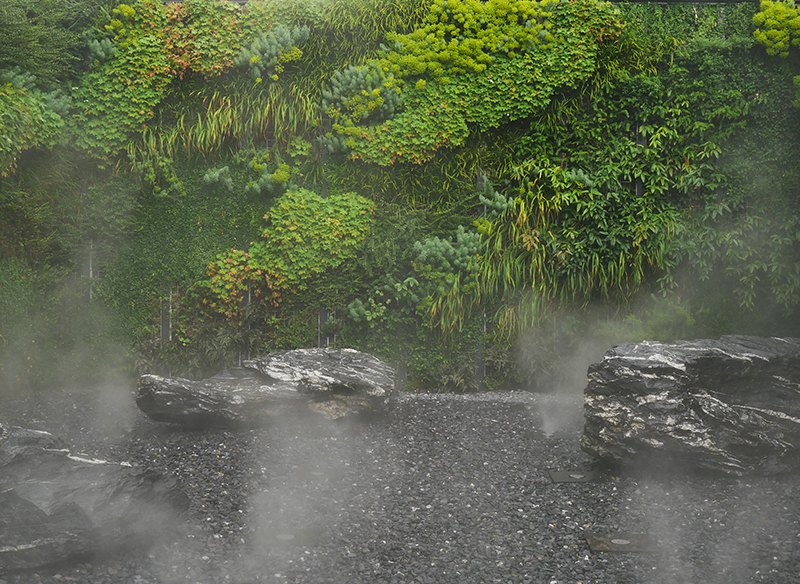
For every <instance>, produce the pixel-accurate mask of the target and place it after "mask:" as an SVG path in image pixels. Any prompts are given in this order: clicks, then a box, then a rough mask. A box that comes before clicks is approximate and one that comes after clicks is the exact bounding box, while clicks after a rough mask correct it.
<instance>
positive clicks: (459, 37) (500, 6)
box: [385, 0, 546, 79]
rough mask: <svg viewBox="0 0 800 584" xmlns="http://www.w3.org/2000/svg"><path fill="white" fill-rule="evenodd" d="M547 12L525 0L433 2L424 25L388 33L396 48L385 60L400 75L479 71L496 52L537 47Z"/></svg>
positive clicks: (407, 76)
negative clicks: (409, 31)
mask: <svg viewBox="0 0 800 584" xmlns="http://www.w3.org/2000/svg"><path fill="white" fill-rule="evenodd" d="M544 15H545V12H544V11H543V10H542V8H541V7H540V5H539V4H538V3H536V2H528V1H526V0H517V1H509V0H488V1H487V2H479V1H477V0H442V1H441V2H440V1H439V0H435V1H434V3H433V4H432V6H431V8H430V12H429V14H428V19H427V21H428V24H427V25H426V26H424V27H423V28H419V29H417V30H415V31H413V32H412V33H410V34H405V35H403V34H392V33H390V34H388V35H387V37H386V38H387V39H388V40H389V41H391V42H392V43H393V47H392V49H391V50H389V51H387V53H386V55H385V59H386V61H387V62H388V63H389V66H388V68H389V70H391V71H392V72H393V73H394V74H395V76H397V77H399V78H409V77H416V76H418V75H423V74H425V73H427V74H429V75H430V76H432V77H433V78H434V79H440V78H442V77H443V76H445V75H453V74H459V73H480V72H482V71H484V70H485V69H486V66H487V64H488V63H490V62H491V61H492V59H493V56H494V55H497V54H509V52H510V51H511V52H512V53H513V52H514V51H517V52H520V53H524V52H525V51H527V50H529V49H531V48H533V47H534V46H535V45H536V44H537V43H538V42H539V34H540V32H542V31H546V28H545V24H544V20H545V19H544ZM514 54H516V53H514Z"/></svg>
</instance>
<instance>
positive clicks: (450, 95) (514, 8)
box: [323, 0, 620, 165]
mask: <svg viewBox="0 0 800 584" xmlns="http://www.w3.org/2000/svg"><path fill="white" fill-rule="evenodd" d="M430 15H431V16H430V17H429V19H428V24H426V25H425V26H424V27H422V28H419V29H417V30H415V31H413V32H411V33H409V34H406V35H400V34H394V35H388V36H387V38H388V39H389V40H390V41H393V46H392V48H387V49H386V51H385V55H384V57H383V58H382V59H380V60H379V61H377V62H376V63H374V64H373V65H372V66H373V67H375V68H376V69H379V70H380V71H382V72H390V73H391V74H393V76H394V83H395V85H396V86H398V87H402V88H403V93H402V100H403V104H402V105H400V106H399V107H397V111H396V112H394V111H393V112H392V113H393V115H394V117H388V116H387V117H386V118H385V121H383V122H382V123H380V124H377V125H376V124H375V121H376V119H375V118H374V117H369V116H370V114H369V110H368V108H367V109H363V106H364V105H365V104H363V103H359V101H358V100H363V99H364V98H363V97H358V98H355V99H352V100H351V101H350V102H349V104H350V112H347V111H346V108H345V107H343V105H344V104H343V103H338V104H337V103H336V102H334V101H333V100H331V99H329V94H326V95H325V98H326V101H324V102H323V105H324V106H325V108H326V112H327V113H328V115H329V117H330V118H331V120H332V122H333V126H332V132H331V134H330V135H329V137H328V147H329V149H330V150H332V151H343V150H344V151H347V152H348V153H349V155H350V157H351V158H353V159H358V160H363V161H365V162H373V163H377V164H380V165H389V164H393V163H394V162H396V161H411V162H416V163H421V162H425V161H427V160H430V159H431V158H432V156H433V154H434V153H435V152H436V150H437V149H439V148H442V147H453V146H458V145H460V144H462V143H463V142H464V140H465V139H466V138H467V137H468V136H469V135H470V132H475V133H479V132H485V131H487V130H490V129H492V128H496V127H499V126H502V125H503V124H507V123H509V122H513V121H515V120H518V119H520V118H523V117H525V116H528V115H531V114H532V113H534V112H536V111H540V110H541V109H542V108H543V107H545V106H546V105H547V104H548V103H549V102H550V99H551V97H552V95H553V94H554V92H555V91H557V90H558V89H561V88H564V87H574V86H576V85H577V84H579V83H581V82H582V81H583V80H585V79H587V78H588V77H589V76H590V75H591V74H592V73H593V72H594V70H595V68H596V55H597V51H598V47H599V46H600V44H601V43H602V42H607V41H612V40H613V39H614V38H616V36H617V35H618V34H619V27H620V24H619V21H618V18H617V16H618V14H617V12H616V11H615V9H612V8H611V7H610V6H609V5H607V4H603V3H600V2H598V1H596V0H576V1H573V2H561V3H556V2H551V3H542V4H537V3H535V2H527V1H526V0H490V1H488V2H477V1H476V0H436V1H435V2H434V3H433V4H432V6H431V12H430ZM551 30H552V32H551ZM540 36H541V38H542V39H543V40H540V39H539V37H540ZM556 39H558V40H557V42H556ZM415 77H416V78H417V80H416V82H414V83H413V85H412V84H405V81H409V80H411V79H413V78H415ZM357 107H362V109H361V110H358V109H356V108H357ZM362 112H363V113H362ZM345 114H347V115H345ZM354 114H355V115H354ZM364 114H366V117H369V122H368V123H367V122H365V118H362V115H364ZM377 121H379V120H377Z"/></svg>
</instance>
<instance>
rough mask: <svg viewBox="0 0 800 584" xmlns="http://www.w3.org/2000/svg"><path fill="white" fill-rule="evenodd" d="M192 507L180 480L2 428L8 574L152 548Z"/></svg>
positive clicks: (0, 532) (45, 436) (0, 491)
mask: <svg viewBox="0 0 800 584" xmlns="http://www.w3.org/2000/svg"><path fill="white" fill-rule="evenodd" d="M188 505H189V500H188V498H187V497H186V495H185V494H184V493H183V491H182V490H181V489H180V488H179V486H178V483H177V481H176V480H175V479H172V478H165V477H163V476H161V475H159V474H158V473H155V472H152V471H145V470H142V469H138V468H133V467H130V466H126V465H122V464H114V463H109V462H105V461H102V460H93V459H89V458H86V457H82V456H77V455H75V454H73V453H71V452H70V450H69V448H68V447H67V445H66V444H65V443H64V442H62V441H61V440H59V439H58V438H56V437H55V436H53V435H52V434H49V433H48V432H42V431H39V430H28V429H24V428H18V427H9V426H5V425H3V424H0V572H7V571H12V570H24V569H31V568H38V567H41V566H45V565H48V564H54V563H60V562H64V561H68V560H70V559H72V558H76V557H80V556H87V555H92V554H95V553H106V552H111V551H116V550H120V549H125V550H130V549H134V548H143V547H147V546H149V545H152V544H153V543H155V541H156V539H157V535H158V534H165V533H166V532H165V527H166V526H168V525H169V524H170V521H171V520H175V519H176V518H179V517H180V515H181V513H183V512H184V511H185V510H186V509H188Z"/></svg>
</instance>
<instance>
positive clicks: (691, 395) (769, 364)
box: [581, 336, 800, 476]
mask: <svg viewBox="0 0 800 584" xmlns="http://www.w3.org/2000/svg"><path fill="white" fill-rule="evenodd" d="M588 375H589V382H588V385H587V387H586V389H585V391H584V410H585V424H584V432H583V437H582V439H581V448H582V449H583V450H584V451H585V452H587V453H589V454H591V455H593V456H596V457H598V458H600V459H603V460H605V461H608V462H611V463H615V464H639V463H644V462H645V461H654V462H655V463H657V464H660V463H664V462H675V463H678V464H680V465H684V466H685V465H690V466H692V467H696V468H702V469H709V470H712V471H720V472H723V473H728V474H732V475H737V476H741V475H745V474H759V475H774V474H778V473H783V472H789V471H795V470H797V469H798V468H800V339H795V338H760V337H748V336H725V337H722V338H720V339H719V340H696V341H677V342H674V343H658V342H643V343H638V344H629V343H623V344H621V345H618V346H616V347H614V348H612V349H611V350H610V351H608V352H607V353H606V354H605V357H604V358H603V360H602V361H601V362H599V363H595V364H593V365H591V366H590V367H589V372H588Z"/></svg>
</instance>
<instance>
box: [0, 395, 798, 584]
mask: <svg viewBox="0 0 800 584" xmlns="http://www.w3.org/2000/svg"><path fill="white" fill-rule="evenodd" d="M581 389H582V388H581ZM114 391H115V390H113V388H106V389H103V390H102V391H99V390H98V392H88V391H80V392H68V391H56V390H53V391H51V392H47V393H46V394H41V393H40V394H33V395H26V396H18V397H16V398H15V399H6V400H5V401H4V402H3V403H1V404H0V406H1V407H2V409H0V411H2V416H3V418H4V421H8V420H9V419H12V418H13V420H14V422H15V423H18V424H21V423H22V422H23V421H27V422H28V423H27V424H25V425H28V426H30V427H33V428H36V429H42V430H48V431H51V432H53V433H54V434H57V435H59V436H61V437H63V438H64V439H65V440H66V441H69V442H71V443H77V444H79V445H80V447H81V448H82V449H83V452H84V453H85V454H86V455H87V456H93V457H98V458H107V459H112V460H116V461H118V462H127V463H130V464H137V465H139V466H140V467H141V468H146V469H152V470H155V471H159V472H163V473H168V474H170V475H172V476H174V477H175V478H176V479H177V480H178V481H179V482H180V484H181V486H182V487H183V489H184V490H185V491H186V493H187V494H188V496H189V499H190V509H189V513H188V518H187V520H185V521H182V522H180V523H177V524H176V527H177V528H178V530H179V533H178V535H177V536H176V537H175V538H174V539H171V540H169V542H168V543H164V544H162V545H160V546H156V547H154V548H152V549H150V550H149V551H147V552H144V551H141V552H140V551H131V552H130V553H117V554H109V555H99V556H96V557H94V558H85V559H84V560H83V561H82V563H80V564H73V565H62V566H56V567H52V568H48V569H42V570H37V571H28V572H18V573H6V574H3V575H0V580H4V581H5V582H6V583H7V584H28V583H31V582H37V583H38V582H43V583H46V584H51V583H55V582H78V583H81V584H84V583H86V584H89V583H90V584H131V583H135V584H136V583H139V584H141V583H148V584H162V583H163V584H177V583H187V582H188V583H190V584H196V583H202V584H218V583H231V582H235V583H237V584H252V583H255V582H269V583H284V582H295V583H300V582H302V583H320V584H321V583H330V584H350V583H353V584H354V583H360V582H369V583H375V584H388V583H402V584H406V583H416V582H421V583H425V582H430V583H433V584H440V583H458V584H484V583H501V584H507V583H508V582H512V583H515V584H516V583H535V584H540V583H546V584H549V583H558V584H575V583H577V582H583V583H584V584H586V583H592V584H595V583H597V584H599V583H604V584H634V583H635V584H651V583H652V584H674V583H675V582H681V583H695V582H704V583H719V584H722V583H725V584H729V583H730V582H769V583H778V582H780V583H786V584H793V583H798V582H800V576H798V574H800V516H798V513H800V510H799V509H798V507H797V504H796V502H797V500H798V497H800V486H798V484H799V483H800V480H799V479H798V477H797V476H796V475H788V476H783V477H772V478H764V477H754V478H749V479H743V478H736V477H727V478H726V477H719V476H709V475H698V474H692V473H686V472H682V471H681V469H678V468H670V467H657V468H654V469H652V470H651V471H649V472H644V470H643V469H642V468H639V469H637V470H636V472H634V471H617V470H612V469H609V468H605V467H602V466H598V463H597V461H596V459H594V458H593V457H590V456H589V455H587V454H585V453H583V452H582V451H581V450H580V438H581V432H582V424H583V412H582V396H581V395H580V389H576V391H575V392H574V393H573V394H572V395H571V396H567V397H558V396H546V395H532V394H527V393H521V392H503V393H491V394H477V395H467V396H457V395H417V394H401V395H400V396H398V398H397V404H396V407H394V408H393V409H392V410H391V412H389V414H388V415H387V416H386V417H385V418H384V419H382V420H380V421H375V422H369V423H361V422H355V421H345V422H343V421H338V422H335V421H327V420H324V419H322V421H320V420H321V418H320V417H319V416H310V415H299V416H292V417H288V416H284V417H279V418H278V423H276V424H274V425H272V426H270V427H269V428H254V429H248V430H244V431H237V432H233V431H230V430H226V429H219V428H217V429H214V428H208V429H203V430H191V431H185V430H176V429H175V428H174V427H172V426H168V425H165V424H159V423H156V422H154V421H152V420H151V419H149V418H147V417H145V416H144V415H141V414H137V413H136V407H135V404H134V403H133V395H132V392H131V391H130V389H128V390H124V391H120V392H118V394H119V397H117V398H114V399H111V398H109V397H108V396H109V395H110V394H113V393H114ZM108 403H110V404H112V405H113V406H114V407H113V408H111V409H107V407H106V405H104V404H108ZM73 405H75V406H76V407H74V408H73ZM121 411H124V412H128V413H132V414H133V415H127V414H126V415H122V414H120V412H121ZM114 412H116V413H114ZM87 416H88V417H87ZM112 421H113V423H112ZM551 469H577V470H598V471H600V482H596V483H553V482H552V481H551V480H550V477H549V474H548V471H549V470H551ZM585 532H594V533H597V532H600V533H616V532H625V533H641V532H648V533H650V534H651V535H652V536H654V537H655V538H656V540H657V541H658V551H657V552H655V553H649V554H626V553H595V552H592V551H590V549H589V547H588V545H587V544H586V541H585V540H584V538H583V533H585Z"/></svg>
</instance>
